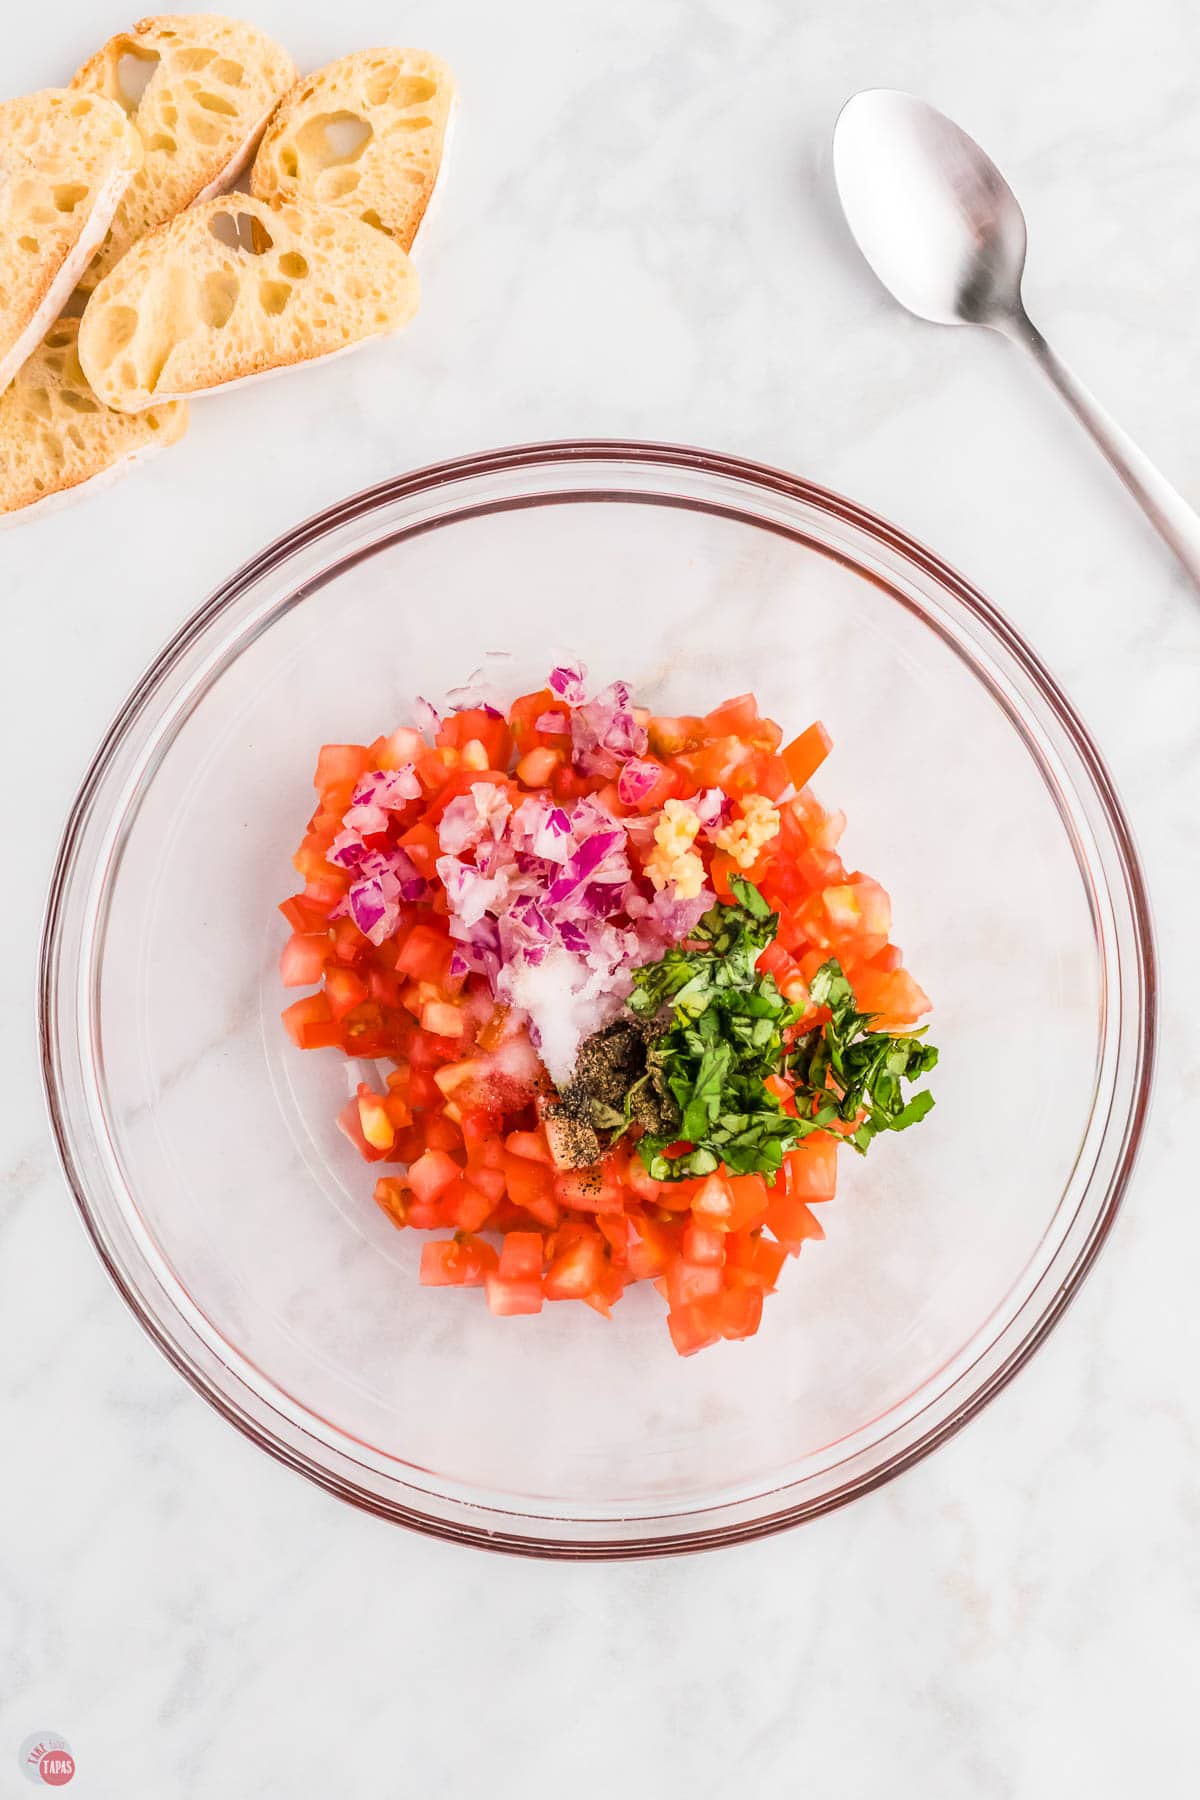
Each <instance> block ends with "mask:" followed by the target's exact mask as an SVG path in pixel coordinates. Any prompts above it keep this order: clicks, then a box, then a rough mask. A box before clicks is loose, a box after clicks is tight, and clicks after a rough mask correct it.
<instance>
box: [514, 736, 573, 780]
mask: <svg viewBox="0 0 1200 1800" xmlns="http://www.w3.org/2000/svg"><path fill="white" fill-rule="evenodd" d="M562 760H563V752H562V751H561V750H551V749H549V748H547V746H545V745H543V744H539V745H537V746H536V747H535V748H534V749H532V750H527V751H526V752H525V754H524V756H523V757H522V758H521V760H520V762H519V763H518V764H517V780H518V781H519V782H520V783H521V784H522V786H524V787H527V788H544V787H549V785H550V783H551V781H552V780H553V778H554V776H555V774H556V772H557V771H558V769H559V768H560V766H561V765H562Z"/></svg>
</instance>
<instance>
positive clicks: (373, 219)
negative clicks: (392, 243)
mask: <svg viewBox="0 0 1200 1800" xmlns="http://www.w3.org/2000/svg"><path fill="white" fill-rule="evenodd" d="M358 216H359V218H360V219H361V220H362V222H363V224H364V225H373V226H374V227H375V229H376V231H382V232H383V233H384V234H385V236H387V237H391V235H392V234H391V232H390V231H389V230H388V228H387V226H386V225H385V224H384V222H383V220H382V219H381V218H380V216H379V214H378V213H377V212H376V211H375V208H374V207H373V206H368V208H367V210H366V212H361V213H359V215H358Z"/></svg>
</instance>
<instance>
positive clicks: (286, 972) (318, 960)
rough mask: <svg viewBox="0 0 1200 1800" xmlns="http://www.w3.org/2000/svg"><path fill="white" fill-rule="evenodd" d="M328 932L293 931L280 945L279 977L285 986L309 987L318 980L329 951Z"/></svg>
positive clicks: (331, 946)
mask: <svg viewBox="0 0 1200 1800" xmlns="http://www.w3.org/2000/svg"><path fill="white" fill-rule="evenodd" d="M331 949H333V945H331V943H329V932H327V931H315V932H299V931H297V932H293V934H291V936H290V938H288V941H286V943H284V947H282V954H281V958H279V979H281V981H282V985H284V986H286V988H311V986H313V985H315V983H317V981H320V972H322V968H324V967H326V963H327V959H329V952H331Z"/></svg>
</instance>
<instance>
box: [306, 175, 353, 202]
mask: <svg viewBox="0 0 1200 1800" xmlns="http://www.w3.org/2000/svg"><path fill="white" fill-rule="evenodd" d="M358 182H359V174H358V170H357V169H323V170H322V171H321V173H320V174H319V175H318V176H317V181H316V193H317V196H318V198H319V199H321V200H342V199H344V198H345V196H346V195H347V194H352V193H353V192H354V190H355V188H356V187H357V186H358Z"/></svg>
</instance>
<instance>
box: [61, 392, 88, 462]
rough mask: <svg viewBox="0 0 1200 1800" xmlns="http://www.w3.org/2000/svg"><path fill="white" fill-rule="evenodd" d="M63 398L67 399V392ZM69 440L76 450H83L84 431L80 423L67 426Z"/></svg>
mask: <svg viewBox="0 0 1200 1800" xmlns="http://www.w3.org/2000/svg"><path fill="white" fill-rule="evenodd" d="M63 398H64V399H66V395H65V394H64V396H63ZM67 442H68V443H70V444H72V445H73V446H74V448H75V449H76V450H80V451H82V449H83V433H82V431H80V429H79V427H78V425H68V426H67Z"/></svg>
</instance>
